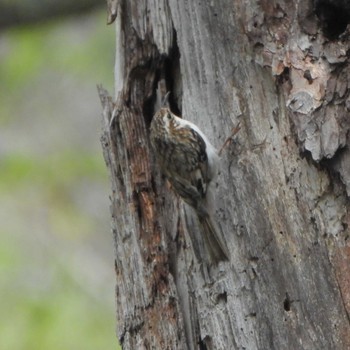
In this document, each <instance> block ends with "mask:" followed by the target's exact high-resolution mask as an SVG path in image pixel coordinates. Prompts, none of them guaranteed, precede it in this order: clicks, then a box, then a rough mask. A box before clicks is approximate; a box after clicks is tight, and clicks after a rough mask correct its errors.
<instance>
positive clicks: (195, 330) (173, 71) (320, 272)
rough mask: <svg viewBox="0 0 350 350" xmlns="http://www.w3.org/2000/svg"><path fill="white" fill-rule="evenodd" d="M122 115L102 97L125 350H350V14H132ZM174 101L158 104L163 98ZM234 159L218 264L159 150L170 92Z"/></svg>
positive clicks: (118, 97) (123, 24) (192, 10)
mask: <svg viewBox="0 0 350 350" xmlns="http://www.w3.org/2000/svg"><path fill="white" fill-rule="evenodd" d="M117 13H118V15H117V18H116V32H117V49H116V50H117V54H116V66H115V72H116V85H115V87H116V92H115V98H114V100H115V101H116V102H115V104H113V103H112V100H111V99H110V98H108V97H107V93H106V91H104V90H103V89H102V88H101V89H100V96H101V99H102V103H103V106H104V116H105V131H104V134H103V137H102V141H103V146H104V154H105V158H106V162H107V165H108V167H109V168H110V171H111V182H112V190H113V193H112V196H111V201H112V205H111V211H112V217H113V221H112V223H113V232H114V237H115V243H116V276H117V291H116V294H117V297H116V299H117V317H118V336H119V339H120V342H121V344H122V346H123V348H124V349H249V350H254V349H278V350H281V349H349V348H350V324H349V313H350V280H349V276H350V246H349V240H348V238H349V227H348V225H349V219H350V216H349V200H348V195H349V194H350V165H349V164H350V153H349V147H348V144H349V128H350V123H349V116H348V110H349V109H350V94H349V87H348V81H349V80H350V79H349V78H350V77H349V75H350V65H349V57H348V53H349V49H350V40H349V37H350V31H349V30H348V29H347V24H348V23H350V6H349V5H348V2H347V1H345V0H344V1H335V0H334V1H331V0H323V1H315V2H311V1H305V0H302V1H295V2H291V1H289V0H279V1H277V0H276V1H270V0H260V1H258V0H247V1H244V2H243V1H226V0H223V1H218V2H205V1H197V0H193V1H185V0H181V1H170V2H167V1H165V0H163V1H162V0H158V1H157V0H153V1H147V0H138V1H136V0H132V1H125V2H124V1H121V2H119V3H118V11H117ZM157 89H158V90H157ZM165 90H171V91H172V92H173V95H172V96H173V100H172V101H171V104H172V109H173V110H174V111H175V112H179V113H181V115H183V117H184V118H185V119H189V120H191V121H193V122H195V123H196V124H197V125H198V126H199V127H200V128H201V129H202V130H203V131H204V132H205V133H206V134H207V135H208V137H209V139H210V140H211V141H212V142H213V143H214V145H216V146H217V147H218V148H219V147H220V146H221V145H222V143H223V142H224V141H225V139H226V138H227V137H228V136H229V135H230V131H231V129H232V127H233V126H235V125H236V124H237V122H238V121H240V122H241V126H242V129H241V131H240V132H239V133H238V135H237V141H236V142H234V143H232V144H231V145H230V146H229V147H228V148H227V149H226V152H224V154H223V156H222V163H221V174H220V177H219V178H218V184H217V192H216V200H215V201H216V202H215V205H216V208H217V211H216V218H217V222H218V223H219V225H220V227H221V228H222V230H223V233H224V235H225V239H226V242H227V245H228V247H229V250H230V252H231V261H230V262H229V263H221V264H220V265H219V266H217V267H210V266H207V264H205V263H203V262H202V261H205V259H204V257H203V254H205V250H203V242H202V240H201V235H200V230H199V229H198V227H197V224H196V222H195V221H194V220H193V217H192V212H191V209H190V208H188V207H187V206H185V205H184V204H183V203H182V202H181V201H180V200H179V198H177V197H176V196H174V195H173V194H172V192H171V191H169V188H168V187H167V183H166V181H165V179H164V178H163V177H162V176H161V174H159V170H158V168H157V166H156V164H155V162H154V158H153V155H152V152H151V151H150V147H149V138H148V132H149V124H150V120H151V118H152V115H153V113H154V111H155V109H156V108H157V106H156V101H157V91H158V92H160V93H164V92H165Z"/></svg>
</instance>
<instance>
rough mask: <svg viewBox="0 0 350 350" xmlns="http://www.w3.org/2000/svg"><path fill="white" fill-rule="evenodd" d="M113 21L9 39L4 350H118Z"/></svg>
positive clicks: (18, 33)
mask: <svg viewBox="0 0 350 350" xmlns="http://www.w3.org/2000/svg"><path fill="white" fill-rule="evenodd" d="M105 17H106V14H105V10H104V9H102V10H101V11H97V12H94V13H90V14H87V15H82V16H79V17H72V18H68V19H62V18H61V19H58V20H56V21H50V22H46V23H40V24H37V25H26V26H21V27H17V28H13V29H10V30H7V31H5V32H2V33H0V86H1V89H0V125H1V128H0V207H1V208H2V210H1V211H0V279H1V286H0V288H1V298H0V309H1V317H0V348H1V349H11V350H40V349H50V350H55V349H60V350H71V349H117V348H118V345H117V339H116V336H115V310H114V283H115V282H114V273H113V251H112V249H113V248H112V247H113V245H112V237H111V234H110V231H109V211H108V175H107V171H106V168H105V164H104V161H103V158H102V151H101V149H100V145H99V140H98V138H99V124H100V121H99V113H100V106H99V101H98V97H97V92H96V83H99V82H103V83H104V84H105V85H106V86H107V87H108V88H110V87H111V86H112V84H113V59H114V40H115V35H114V30H113V28H111V27H106V25H105V22H106V18H105ZM93 97H95V98H93ZM106 266H107V267H108V268H109V269H110V270H108V269H107V268H106Z"/></svg>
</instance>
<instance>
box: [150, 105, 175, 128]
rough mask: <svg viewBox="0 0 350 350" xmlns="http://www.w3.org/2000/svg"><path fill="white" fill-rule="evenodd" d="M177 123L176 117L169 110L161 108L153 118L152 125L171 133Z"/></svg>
mask: <svg viewBox="0 0 350 350" xmlns="http://www.w3.org/2000/svg"><path fill="white" fill-rule="evenodd" d="M174 122H175V115H174V114H173V113H171V111H170V109H169V108H166V107H163V108H161V109H160V110H159V111H158V112H157V113H156V114H155V115H154V117H153V119H152V124H153V125H154V126H156V127H159V128H164V129H165V130H167V131H169V130H170V129H171V128H172V127H173V126H174Z"/></svg>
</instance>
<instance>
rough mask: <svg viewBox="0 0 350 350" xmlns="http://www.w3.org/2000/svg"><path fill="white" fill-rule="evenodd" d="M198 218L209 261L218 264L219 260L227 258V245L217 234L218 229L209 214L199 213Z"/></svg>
mask: <svg viewBox="0 0 350 350" xmlns="http://www.w3.org/2000/svg"><path fill="white" fill-rule="evenodd" d="M198 218H199V222H200V224H201V226H202V229H203V237H204V242H205V245H206V248H207V250H208V252H209V254H210V261H211V262H212V263H214V264H218V263H219V261H224V260H229V251H228V249H227V246H226V245H225V244H224V242H223V241H222V238H221V237H220V236H219V234H218V229H217V228H216V226H215V224H214V222H213V220H212V219H211V217H210V215H208V214H207V215H200V216H198Z"/></svg>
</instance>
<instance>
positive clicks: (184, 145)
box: [150, 93, 229, 263]
mask: <svg viewBox="0 0 350 350" xmlns="http://www.w3.org/2000/svg"><path fill="white" fill-rule="evenodd" d="M168 94H169V93H168ZM168 94H167V95H166V97H165V99H164V100H165V103H167V97H168ZM165 103H164V102H163V105H165ZM150 139H151V144H152V148H153V150H154V152H155V154H156V157H157V160H158V163H159V165H160V168H161V170H162V172H163V173H164V175H165V176H166V177H167V178H168V180H169V182H170V183H171V185H172V188H173V190H174V191H175V192H176V193H177V194H178V195H179V196H180V197H181V198H182V199H183V200H184V201H185V202H186V203H187V204H189V205H190V206H191V207H192V208H194V209H195V211H196V213H197V216H198V219H199V222H200V224H201V227H202V232H203V235H204V241H205V244H206V248H207V250H208V252H209V253H210V257H209V258H210V259H209V260H210V261H211V262H214V263H218V262H219V261H221V260H228V256H229V254H228V250H227V247H226V245H225V243H224V242H222V239H221V238H220V237H221V236H219V234H218V228H217V227H216V225H215V222H214V221H213V218H212V213H211V210H210V207H211V205H212V203H209V202H210V201H211V200H212V198H210V195H209V191H210V188H209V187H210V183H211V182H212V181H213V180H214V179H215V177H216V175H217V173H218V163H219V156H218V154H217V152H216V150H215V148H214V147H213V146H212V145H211V144H210V142H209V141H208V139H207V138H206V136H205V135H204V134H203V132H202V131H200V130H199V128H198V127H197V126H196V125H195V124H193V123H191V122H189V121H188V120H184V119H182V118H180V117H177V116H176V115H175V114H173V113H172V112H171V111H170V108H169V107H168V106H166V107H162V108H160V109H159V110H158V112H157V113H156V114H155V115H154V117H153V119H152V123H151V132H150Z"/></svg>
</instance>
